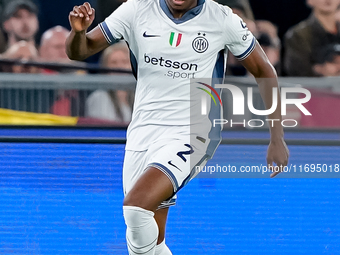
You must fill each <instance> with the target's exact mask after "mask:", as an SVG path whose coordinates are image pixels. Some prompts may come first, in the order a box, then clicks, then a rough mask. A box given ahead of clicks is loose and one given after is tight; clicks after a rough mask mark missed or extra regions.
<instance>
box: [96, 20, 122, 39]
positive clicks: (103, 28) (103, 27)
mask: <svg viewBox="0 0 340 255" xmlns="http://www.w3.org/2000/svg"><path fill="white" fill-rule="evenodd" d="M99 28H100V30H101V31H102V33H103V35H104V37H105V39H106V41H107V42H108V43H109V44H114V43H116V42H118V41H119V39H116V38H115V37H114V36H113V35H112V33H111V31H110V29H109V27H108V26H107V24H106V22H105V21H103V22H102V23H100V24H99Z"/></svg>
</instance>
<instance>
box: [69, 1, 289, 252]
mask: <svg viewBox="0 0 340 255" xmlns="http://www.w3.org/2000/svg"><path fill="white" fill-rule="evenodd" d="M94 14H95V10H94V9H93V8H91V6H90V4H89V3H84V4H83V5H81V6H75V7H74V9H73V10H72V11H71V12H70V14H69V20H70V24H71V27H72V30H71V33H70V35H69V37H68V40H67V53H68V56H69V57H70V58H71V59H75V60H82V59H85V58H87V57H89V56H91V55H92V54H95V53H97V52H99V51H101V50H103V49H105V48H106V47H108V46H109V45H110V44H113V43H114V42H116V41H118V40H120V39H124V40H125V41H126V42H127V43H128V45H129V47H130V50H131V62H132V69H133V72H134V74H135V76H136V78H137V87H136V96H135V104H134V110H133V116H132V121H131V124H130V126H129V128H128V134H127V144H126V152H125V159H124V166H123V189H124V194H125V198H124V202H123V205H124V206H123V213H124V219H125V223H126V225H127V230H126V239H127V246H128V250H129V254H131V255H132V254H145V255H153V254H157V255H168V254H171V252H170V250H169V249H168V247H167V246H166V245H165V240H164V236H165V225H166V220H167V214H168V208H169V206H171V205H173V204H174V203H175V199H176V193H177V192H178V191H179V190H180V189H181V188H182V187H183V186H185V185H186V184H187V183H188V181H189V180H190V179H191V178H193V176H194V175H195V173H194V171H193V168H194V166H203V165H204V164H205V163H206V162H207V160H208V159H210V158H211V157H212V155H213V154H214V152H215V150H216V148H217V146H218V144H219V142H220V139H221V136H220V132H221V129H222V127H221V125H220V126H215V127H214V126H213V125H212V123H211V120H210V119H209V118H208V117H207V116H206V118H199V119H194V122H195V123H190V108H191V107H192V106H193V105H191V104H190V89H189V87H190V79H192V78H209V77H210V78H213V77H219V78H222V76H223V74H224V66H225V65H224V64H225V57H224V56H225V55H224V54H223V53H224V50H225V49H227V50H229V51H230V52H231V53H232V54H233V55H235V56H236V57H237V58H238V59H239V60H240V61H241V62H242V64H243V65H244V66H245V67H246V68H247V70H248V71H249V72H250V73H252V74H253V75H254V76H255V78H256V79H257V81H258V84H259V88H260V92H261V95H262V97H263V100H264V102H265V105H266V108H268V109H269V108H270V107H271V105H272V96H273V95H272V93H273V92H272V91H273V90H272V88H277V87H278V83H277V76H276V73H275V70H274V68H273V67H272V65H271V64H270V63H269V61H268V58H267V57H266V55H265V54H264V52H263V51H262V49H261V47H260V46H259V44H258V43H257V41H256V40H255V39H254V37H253V35H252V34H251V33H250V32H249V31H248V29H247V26H246V24H245V23H244V22H243V21H242V20H241V19H240V18H239V17H238V16H237V15H235V14H233V13H232V11H231V9H230V8H229V7H226V6H222V5H219V4H217V3H216V2H214V1H212V0H128V1H127V2H125V3H123V4H122V5H121V6H120V7H119V8H118V9H117V10H116V11H114V12H113V13H112V14H111V15H110V16H109V17H108V18H106V19H105V21H104V22H102V23H101V24H99V25H98V26H97V27H95V28H94V29H93V30H91V31H90V32H87V31H86V30H87V28H88V27H89V26H90V25H91V23H92V21H93V19H94ZM211 85H212V86H213V84H211ZM276 96H277V95H276ZM207 108H209V109H208V111H209V117H210V116H217V117H218V116H219V114H220V109H218V108H216V107H215V106H214V105H213V104H211V105H209V107H207ZM269 117H270V119H277V120H281V108H280V101H279V102H278V107H277V109H276V110H275V111H274V112H273V113H272V114H270V115H269ZM278 123H279V122H275V124H274V125H272V126H271V127H270V133H271V138H270V144H269V147H268V153H267V163H268V164H269V165H273V164H274V163H276V164H277V165H278V166H285V165H287V161H288V149H287V147H286V144H285V142H284V140H283V128H282V126H281V125H279V124H278ZM193 125H195V127H199V128H193V129H191V127H190V126H193ZM193 130H194V131H193ZM277 174H278V172H274V173H272V174H271V177H274V176H275V175H277Z"/></svg>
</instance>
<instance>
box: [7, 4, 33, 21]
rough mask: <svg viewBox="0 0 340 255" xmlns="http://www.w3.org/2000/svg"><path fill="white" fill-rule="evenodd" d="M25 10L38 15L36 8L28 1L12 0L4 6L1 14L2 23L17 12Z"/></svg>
mask: <svg viewBox="0 0 340 255" xmlns="http://www.w3.org/2000/svg"><path fill="white" fill-rule="evenodd" d="M20 9H26V10H28V11H29V12H31V13H34V14H36V15H38V7H37V6H36V5H35V4H34V3H33V2H32V1H30V0H12V1H10V2H9V3H8V4H6V6H5V8H4V11H3V13H2V22H4V21H6V20H8V19H9V18H11V17H12V16H13V15H14V14H15V13H16V12H17V11H18V10H20Z"/></svg>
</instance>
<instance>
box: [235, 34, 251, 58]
mask: <svg viewBox="0 0 340 255" xmlns="http://www.w3.org/2000/svg"><path fill="white" fill-rule="evenodd" d="M255 42H256V40H255V37H254V38H253V40H252V42H251V45H250V46H249V48H248V49H247V50H246V51H245V52H244V53H243V54H241V55H239V56H235V58H237V59H238V60H243V59H246V58H247V57H248V56H249V55H250V53H252V52H253V50H254V49H255Z"/></svg>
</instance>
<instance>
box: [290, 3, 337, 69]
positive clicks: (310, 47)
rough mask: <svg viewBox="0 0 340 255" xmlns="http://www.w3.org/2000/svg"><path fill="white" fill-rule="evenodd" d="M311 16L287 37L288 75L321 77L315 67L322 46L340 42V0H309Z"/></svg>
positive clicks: (292, 29)
mask: <svg viewBox="0 0 340 255" xmlns="http://www.w3.org/2000/svg"><path fill="white" fill-rule="evenodd" d="M307 4H308V5H309V6H310V7H311V8H312V14H311V16H310V17H309V18H308V19H307V20H305V21H302V22H301V23H299V24H298V25H296V26H294V27H293V28H291V29H290V30H289V31H288V32H287V33H286V36H285V51H286V52H285V59H284V67H285V71H286V73H287V75H289V76H318V75H319V74H318V73H316V72H315V70H314V69H313V66H314V64H316V59H315V56H316V55H317V53H318V52H319V51H320V50H321V48H322V47H324V46H327V45H331V44H337V43H340V24H339V22H338V21H337V20H336V13H337V10H338V7H339V5H340V0H327V1H326V0H307Z"/></svg>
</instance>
